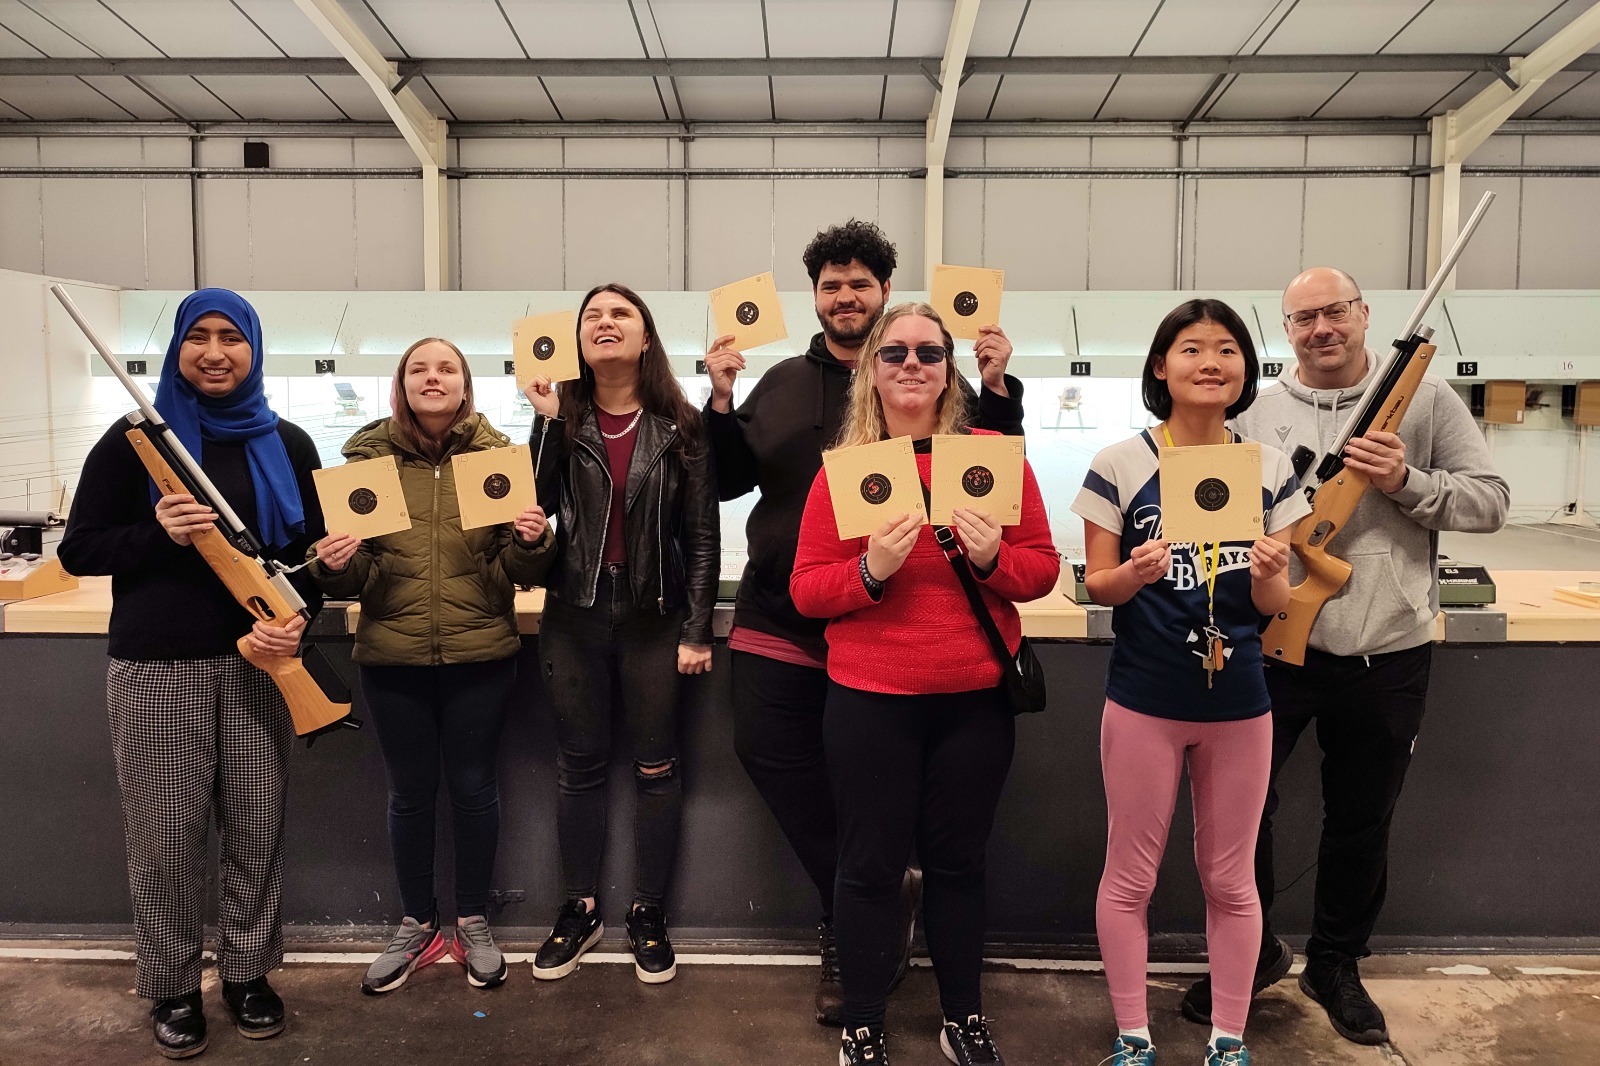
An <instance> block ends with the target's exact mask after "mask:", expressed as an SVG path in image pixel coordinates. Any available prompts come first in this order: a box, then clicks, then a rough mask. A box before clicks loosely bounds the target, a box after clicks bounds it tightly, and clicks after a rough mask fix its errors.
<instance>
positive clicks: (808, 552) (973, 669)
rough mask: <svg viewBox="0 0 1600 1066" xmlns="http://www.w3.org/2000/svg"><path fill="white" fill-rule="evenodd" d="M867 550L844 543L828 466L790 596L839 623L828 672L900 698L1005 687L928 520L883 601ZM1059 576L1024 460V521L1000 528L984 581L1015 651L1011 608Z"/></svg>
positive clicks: (816, 488) (810, 511)
mask: <svg viewBox="0 0 1600 1066" xmlns="http://www.w3.org/2000/svg"><path fill="white" fill-rule="evenodd" d="M974 432H983V431H982V430H974ZM931 465H932V457H931V456H930V455H928V454H926V453H921V454H918V455H917V469H918V470H919V471H920V472H921V474H922V480H923V482H924V483H926V482H927V480H928V477H929V470H930V468H931ZM958 535H959V534H958ZM866 550H867V538H866V537H859V538H852V539H850V540H845V541H841V540H840V539H839V530H838V525H837V524H836V523H835V521H834V515H833V498H832V497H831V496H830V495H829V494H828V472H827V469H826V468H824V469H823V470H821V471H819V472H818V473H817V479H816V480H815V481H814V482H812V484H811V495H810V497H809V498H808V499H807V500H806V510H805V515H804V517H803V518H802V519H801V521H800V546H799V550H798V552H797V553H796V555H795V560H794V573H793V575H792V576H791V577H790V579H789V594H790V595H791V596H792V597H793V598H794V605H795V607H796V608H797V609H798V610H799V611H800V613H801V614H803V615H807V616H809V617H812V618H827V619H831V621H829V623H828V629H827V638H828V676H829V677H830V678H832V679H833V680H834V681H837V682H838V683H839V684H841V685H847V686H849V687H850V688H854V689H861V690H863V691H866V692H883V693H890V694H894V695H916V694H920V693H928V692H971V691H974V690H976V689H984V688H993V687H994V686H995V685H997V684H999V683H1000V663H999V662H998V661H997V660H996V659H995V656H994V652H993V650H991V649H990V647H989V642H988V640H987V639H986V638H985V637H984V635H983V629H982V628H981V627H980V626H979V625H978V620H977V619H976V618H975V617H973V614H972V606H971V605H970V604H969V603H968V602H967V596H966V593H964V592H963V591H962V590H961V582H960V580H959V579H957V577H956V574H955V570H954V569H952V568H951V566H950V563H949V561H948V560H946V559H945V557H944V553H943V552H942V551H940V550H939V545H938V542H937V541H936V540H934V536H933V527H932V526H927V525H925V526H923V528H922V531H921V532H920V533H919V534H918V535H917V543H916V545H915V546H913V547H912V549H911V554H910V555H909V556H907V558H906V561H905V564H904V565H902V566H901V567H900V569H899V570H897V571H896V572H895V573H894V574H893V575H891V576H890V578H889V579H888V580H887V581H885V582H884V592H883V599H881V600H879V601H878V602H877V603H874V602H873V601H872V597H871V596H868V595H867V590H866V588H865V587H863V586H862V584H861V571H860V569H859V568H858V567H859V565H860V564H859V562H858V560H859V559H860V557H861V555H862V553H863V552H865V551H866ZM1060 572H1061V559H1060V556H1058V555H1057V554H1056V549H1055V545H1054V544H1053V543H1052V542H1051V540H1050V523H1049V520H1048V518H1047V517H1046V515H1045V510H1044V499H1043V497H1041V496H1040V494H1039V483H1038V482H1037V481H1035V480H1034V477H1033V468H1032V467H1030V466H1028V465H1027V463H1026V462H1024V463H1023V467H1022V522H1021V524H1019V525H1015V526H1006V527H1005V528H1004V529H1003V530H1002V532H1001V537H1000V554H999V555H998V556H997V557H996V558H995V567H994V571H993V572H992V573H991V574H989V576H988V577H980V578H979V579H978V587H979V589H980V590H981V591H982V593H983V599H984V602H985V603H987V604H988V606H989V613H990V614H991V615H992V616H993V617H994V620H995V624H996V625H997V626H999V629H1000V634H1001V636H1003V637H1005V640H1006V646H1007V647H1008V648H1010V649H1011V650H1012V651H1015V650H1016V648H1017V644H1018V642H1019V641H1020V640H1021V639H1022V621H1021V619H1020V618H1018V617H1017V609H1016V607H1015V606H1013V604H1015V603H1026V602H1028V601H1029V600H1036V599H1038V598H1039V597H1040V596H1043V595H1045V594H1046V593H1048V592H1049V591H1050V590H1051V589H1053V588H1055V584H1056V578H1057V577H1059V576H1060Z"/></svg>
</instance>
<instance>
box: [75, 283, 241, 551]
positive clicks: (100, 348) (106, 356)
mask: <svg viewBox="0 0 1600 1066" xmlns="http://www.w3.org/2000/svg"><path fill="white" fill-rule="evenodd" d="M50 292H51V294H52V295H53V296H55V298H56V299H57V300H59V301H60V302H61V306H62V307H64V308H66V309H67V314H69V315H71V316H72V321H74V322H76V323H77V324H78V329H80V330H82V331H83V335H84V336H85V337H86V338H88V341H89V343H90V344H92V345H93V346H94V350H95V351H97V352H99V353H100V358H101V359H102V360H104V361H105V364H106V366H108V367H110V368H111V372H112V373H113V374H115V375H116V376H117V380H118V381H120V382H122V387H123V388H125V389H127V390H128V395H129V396H132V397H133V399H134V402H135V403H137V404H138V405H139V414H140V415H141V416H142V417H143V418H145V419H146V420H147V421H149V422H150V423H151V424H153V425H162V424H163V423H162V421H161V412H159V411H157V410H156V409H155V405H154V404H152V403H151V402H150V401H149V400H148V399H146V398H145V395H144V390H143V389H141V388H140V387H139V383H138V382H136V381H134V380H133V378H131V377H129V376H128V372H127V371H126V370H124V369H122V364H120V363H118V362H117V357H116V356H114V355H112V354H111V349H110V348H108V347H106V342H105V341H103V340H101V339H100V335H99V334H98V333H96V332H95V331H94V327H93V326H91V325H89V320H88V319H86V318H84V317H83V312H82V311H80V310H78V305H77V304H75V303H73V301H72V297H71V296H68V295H67V290H66V289H64V288H62V287H61V286H60V285H59V284H56V285H52V286H50ZM129 418H130V419H131V418H132V416H131V415H130V416H129ZM167 442H168V443H169V444H170V445H172V451H173V455H174V456H175V457H176V458H177V460H178V465H179V466H181V467H183V470H182V471H181V473H182V474H183V475H184V476H185V477H187V478H189V479H190V480H191V481H192V482H193V483H194V484H195V485H197V486H199V488H200V489H201V490H202V491H204V492H205V493H206V495H208V496H210V497H211V504H212V506H214V507H215V508H216V509H217V514H219V515H220V516H221V517H222V518H223V519H225V520H226V521H227V522H228V524H229V525H230V526H231V527H232V528H233V529H234V530H235V531H241V530H243V529H244V528H245V524H244V523H243V522H242V521H240V519H239V516H238V515H237V514H235V513H234V510H233V508H232V507H229V506H228V501H227V499H226V498H224V497H223V495H222V493H221V492H219V491H218V490H217V487H216V486H215V485H213V484H212V483H211V479H210V478H208V477H206V473H205V471H204V470H201V469H200V464H199V463H197V462H195V460H194V456H192V455H190V454H189V449H187V448H185V447H184V446H183V441H181V440H179V439H178V435H177V434H176V433H168V434H167Z"/></svg>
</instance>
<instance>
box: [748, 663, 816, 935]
mask: <svg viewBox="0 0 1600 1066" xmlns="http://www.w3.org/2000/svg"><path fill="white" fill-rule="evenodd" d="M732 659H733V746H734V750H735V751H737V752H738V754H739V761H740V762H741V763H743V764H744V771H745V773H747V774H749V775H750V781H751V782H752V783H753V784H754V785H755V786H756V791H757V792H760V793H761V798H762V799H763V800H765V801H766V803H767V809H768V810H770V811H772V816H773V817H774V818H776V819H777V820H778V828H779V829H782V830H783V835H784V836H785V837H786V838H787V839H788V841H789V846H790V847H792V848H794V853H795V855H796V856H797V857H798V858H799V859H800V865H801V866H803V867H804V868H805V871H806V874H807V876H809V877H810V878H811V882H812V884H814V885H816V886H817V897H818V898H819V899H820V900H821V901H822V913H823V916H824V917H832V915H833V882H834V878H835V876H836V874H837V872H838V865H839V827H838V815H837V814H836V813H835V811H834V806H833V791H832V786H831V785H830V784H829V782H828V759H827V755H826V753H825V752H824V750H823V744H822V710H823V706H824V704H825V703H826V701H827V697H828V672H827V671H826V670H819V669H817V668H816V667H813V666H796V665H795V664H793V663H786V662H780V661H779V660H777V659H769V658H767V657H766V656H765V655H753V654H751V653H750V652H746V651H736V652H733V653H732Z"/></svg>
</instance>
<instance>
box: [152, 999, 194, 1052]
mask: <svg viewBox="0 0 1600 1066" xmlns="http://www.w3.org/2000/svg"><path fill="white" fill-rule="evenodd" d="M150 1022H151V1026H152V1027H153V1028H154V1030H155V1036H156V1050H157V1051H159V1052H161V1054H163V1055H165V1056H166V1057H167V1058H169V1059H186V1058H189V1057H190V1056H191V1055H198V1054H200V1052H202V1051H204V1050H205V1049H206V1016H205V1012H204V1011H203V1010H202V1009H201V1006H200V992H199V990H198V989H196V990H195V991H193V992H190V993H189V994H188V995H187V996H174V997H173V998H172V999H164V1000H162V1001H161V1002H159V1003H157V1004H156V1005H155V1006H154V1007H153V1008H151V1010H150Z"/></svg>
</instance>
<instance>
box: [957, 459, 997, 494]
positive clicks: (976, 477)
mask: <svg viewBox="0 0 1600 1066" xmlns="http://www.w3.org/2000/svg"><path fill="white" fill-rule="evenodd" d="M961 488H962V489H963V490H965V492H966V494H967V495H968V496H987V495H989V493H990V492H991V491H993V489H994V473H993V472H992V471H990V469H989V468H988V467H986V466H969V467H967V472H966V473H965V474H962V475H961Z"/></svg>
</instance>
